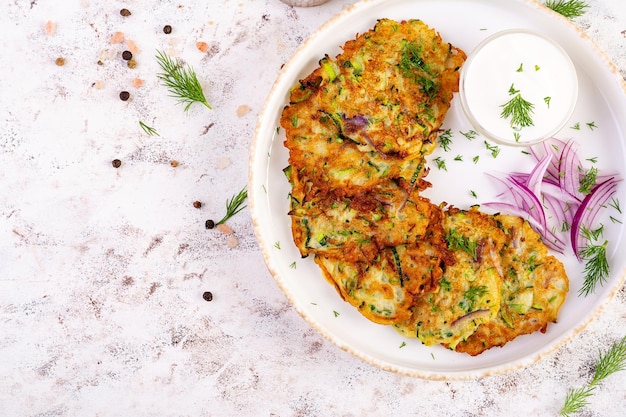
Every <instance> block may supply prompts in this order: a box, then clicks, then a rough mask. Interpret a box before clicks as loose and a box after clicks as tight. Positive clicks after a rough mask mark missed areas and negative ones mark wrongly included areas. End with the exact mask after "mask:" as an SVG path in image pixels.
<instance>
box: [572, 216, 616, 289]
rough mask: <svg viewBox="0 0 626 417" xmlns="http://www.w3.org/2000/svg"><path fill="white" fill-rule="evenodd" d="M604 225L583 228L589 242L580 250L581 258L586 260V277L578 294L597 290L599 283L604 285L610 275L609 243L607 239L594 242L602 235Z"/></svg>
mask: <svg viewBox="0 0 626 417" xmlns="http://www.w3.org/2000/svg"><path fill="white" fill-rule="evenodd" d="M603 229H604V227H602V226H601V227H599V228H598V229H595V230H590V229H587V228H585V227H583V228H582V230H581V233H583V234H584V235H585V237H586V238H587V240H588V242H587V245H586V246H585V247H584V248H583V249H582V250H581V251H580V259H582V260H583V261H584V262H585V269H584V274H585V279H584V281H583V286H582V287H581V288H580V291H579V292H578V295H584V296H587V295H589V294H591V293H592V292H594V291H595V289H596V286H597V285H598V284H600V285H602V284H603V283H604V282H606V279H607V278H608V276H609V261H608V260H607V257H606V247H607V245H608V243H609V241H608V240H605V241H604V243H602V244H601V245H598V244H594V243H593V242H595V241H597V240H598V238H599V237H600V235H602V231H603Z"/></svg>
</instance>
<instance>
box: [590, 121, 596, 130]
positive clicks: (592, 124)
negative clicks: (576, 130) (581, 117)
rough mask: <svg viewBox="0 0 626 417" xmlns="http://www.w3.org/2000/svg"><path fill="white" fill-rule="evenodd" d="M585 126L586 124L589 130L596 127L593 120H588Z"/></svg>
mask: <svg viewBox="0 0 626 417" xmlns="http://www.w3.org/2000/svg"><path fill="white" fill-rule="evenodd" d="M587 126H588V127H589V129H591V130H593V129H595V128H596V127H598V126H596V123H595V122H589V123H587Z"/></svg>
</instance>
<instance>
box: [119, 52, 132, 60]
mask: <svg viewBox="0 0 626 417" xmlns="http://www.w3.org/2000/svg"><path fill="white" fill-rule="evenodd" d="M132 57H133V53H132V52H130V51H124V52H122V58H123V59H124V61H128V60H129V59H131V58H132Z"/></svg>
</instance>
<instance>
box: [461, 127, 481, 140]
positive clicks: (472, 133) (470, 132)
mask: <svg viewBox="0 0 626 417" xmlns="http://www.w3.org/2000/svg"><path fill="white" fill-rule="evenodd" d="M459 133H460V134H462V135H463V136H465V137H466V138H467V140H474V139H476V136H477V135H478V133H476V131H475V130H471V129H470V130H468V131H467V132H462V131H460V130H459Z"/></svg>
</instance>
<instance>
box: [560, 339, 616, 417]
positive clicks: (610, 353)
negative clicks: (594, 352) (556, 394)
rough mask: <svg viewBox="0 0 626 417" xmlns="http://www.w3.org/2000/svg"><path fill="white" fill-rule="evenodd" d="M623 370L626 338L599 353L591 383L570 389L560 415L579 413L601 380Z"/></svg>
mask: <svg viewBox="0 0 626 417" xmlns="http://www.w3.org/2000/svg"><path fill="white" fill-rule="evenodd" d="M624 369H626V336H624V337H623V338H622V339H621V340H620V341H619V342H614V343H613V344H612V345H611V347H610V348H609V349H608V350H607V351H606V352H602V351H600V352H599V359H598V362H597V364H596V370H595V372H594V374H593V378H592V379H591V382H589V385H588V386H586V387H581V388H576V389H572V390H570V391H569V392H568V393H567V396H566V397H565V404H564V405H563V408H561V411H560V414H561V415H562V416H563V417H568V416H569V415H570V414H571V413H577V412H579V411H581V410H582V409H583V408H585V406H587V405H588V404H589V401H588V399H589V397H591V396H592V395H593V391H594V390H595V389H596V387H597V386H598V384H599V383H600V382H601V381H602V380H604V379H605V378H607V377H608V376H609V375H611V374H614V373H615V372H619V371H623V370H624Z"/></svg>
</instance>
